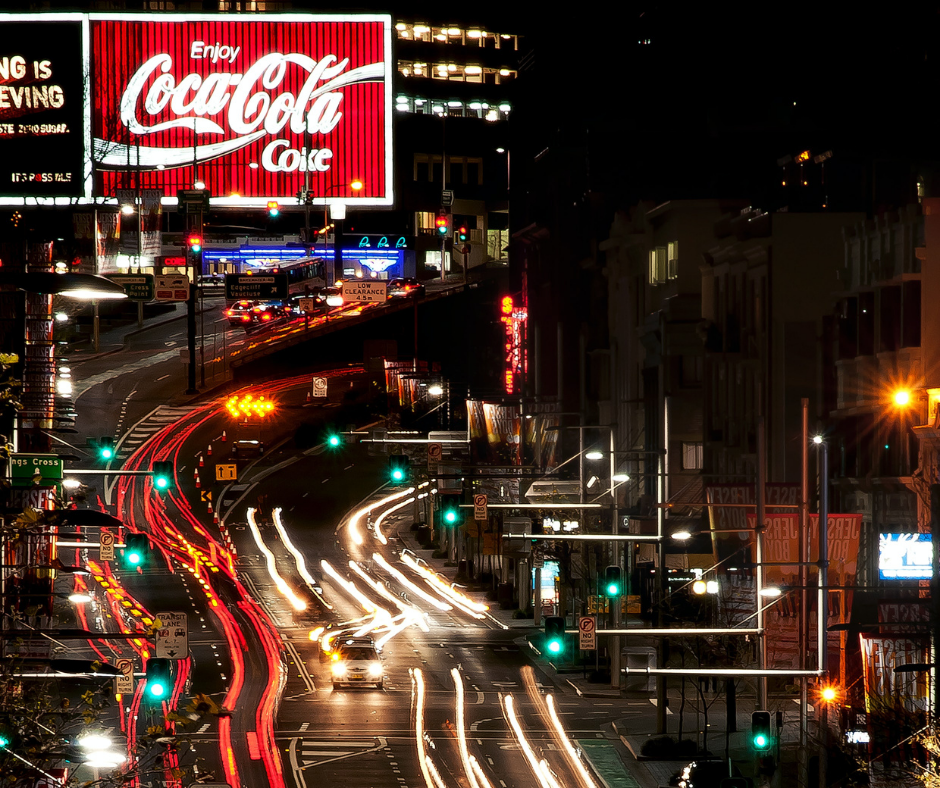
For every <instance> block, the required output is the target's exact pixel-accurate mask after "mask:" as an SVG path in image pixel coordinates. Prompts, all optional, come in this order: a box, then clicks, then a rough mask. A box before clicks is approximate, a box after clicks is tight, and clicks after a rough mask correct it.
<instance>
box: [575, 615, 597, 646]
mask: <svg viewBox="0 0 940 788" xmlns="http://www.w3.org/2000/svg"><path fill="white" fill-rule="evenodd" d="M578 641H579V648H580V649H581V650H582V651H596V650H597V619H596V618H595V617H594V616H579V617H578Z"/></svg>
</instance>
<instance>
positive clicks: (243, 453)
mask: <svg viewBox="0 0 940 788" xmlns="http://www.w3.org/2000/svg"><path fill="white" fill-rule="evenodd" d="M232 456H233V457H253V456H254V457H263V456H264V441H262V440H249V439H242V440H237V441H232Z"/></svg>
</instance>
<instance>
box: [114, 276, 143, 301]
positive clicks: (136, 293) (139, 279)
mask: <svg viewBox="0 0 940 788" xmlns="http://www.w3.org/2000/svg"><path fill="white" fill-rule="evenodd" d="M108 279H110V280H111V281H112V282H117V284H119V285H120V286H121V287H123V288H124V292H125V293H127V298H128V299H129V300H130V301H153V274H109V275H108Z"/></svg>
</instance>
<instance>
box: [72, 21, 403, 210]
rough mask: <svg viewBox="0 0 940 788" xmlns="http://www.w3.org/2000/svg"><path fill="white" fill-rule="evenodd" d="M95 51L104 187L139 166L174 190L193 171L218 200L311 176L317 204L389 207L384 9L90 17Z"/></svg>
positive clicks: (95, 112) (250, 201) (145, 176)
mask: <svg viewBox="0 0 940 788" xmlns="http://www.w3.org/2000/svg"><path fill="white" fill-rule="evenodd" d="M90 53H91V76H90V79H91V86H90V87H91V93H92V104H93V106H92V113H91V122H92V138H93V148H94V152H93V159H94V165H95V182H94V192H95V196H105V197H110V196H113V195H114V192H115V189H116V188H117V187H118V186H122V187H123V186H125V185H126V180H127V176H126V175H125V173H126V172H127V171H132V172H134V171H139V173H140V184H139V186H140V188H143V189H163V191H164V194H166V195H168V196H172V195H175V194H176V191H177V190H178V189H183V188H192V187H193V182H194V174H196V175H197V176H198V178H199V179H200V180H202V181H204V182H205V183H206V187H207V188H208V189H209V190H210V193H211V194H212V195H213V197H214V198H216V199H217V200H218V203H217V204H219V205H245V206H254V205H260V206H264V205H265V204H266V202H267V201H268V200H284V199H285V198H291V197H294V198H296V196H297V194H298V192H299V190H300V189H301V187H302V186H303V185H304V182H305V176H307V175H309V182H310V188H311V189H312V191H313V193H314V196H315V200H314V201H315V202H318V203H323V202H324V201H335V200H340V201H342V202H346V203H349V204H350V205H390V204H392V202H393V195H392V178H391V157H392V139H391V83H390V79H391V69H392V58H391V17H389V16H387V15H376V14H372V15H348V16H329V17H326V16H315V15H300V14H292V15H289V16H277V15H265V16H263V17H259V18H256V19H244V18H233V17H231V16H212V15H204V14H197V15H185V16H184V15H161V16H159V17H157V16H145V17H140V16H129V15H127V16H122V15H106V14H100V15H99V14H92V15H90ZM194 170H195V172H194ZM135 180H136V179H135ZM354 180H359V181H361V182H362V188H361V189H360V190H358V191H354V190H352V189H351V188H350V186H349V184H350V183H351V182H352V181H354ZM134 187H135V188H136V187H137V184H136V182H135V184H134Z"/></svg>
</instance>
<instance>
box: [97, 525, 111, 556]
mask: <svg viewBox="0 0 940 788" xmlns="http://www.w3.org/2000/svg"><path fill="white" fill-rule="evenodd" d="M98 544H99V545H100V548H101V549H100V552H99V553H98V557H99V558H100V559H101V560H102V561H113V560H114V534H112V533H109V532H108V531H102V532H101V535H100V536H99V537H98Z"/></svg>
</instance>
